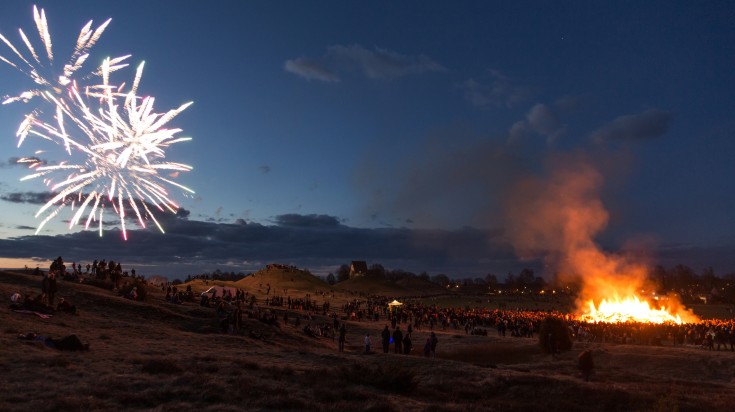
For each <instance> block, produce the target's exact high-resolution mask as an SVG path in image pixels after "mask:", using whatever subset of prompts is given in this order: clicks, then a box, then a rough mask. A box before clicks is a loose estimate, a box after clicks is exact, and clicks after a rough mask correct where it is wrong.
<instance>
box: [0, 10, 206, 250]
mask: <svg viewBox="0 0 735 412" xmlns="http://www.w3.org/2000/svg"><path fill="white" fill-rule="evenodd" d="M34 16H35V17H36V24H37V27H38V28H39V33H41V39H42V40H43V42H44V44H45V46H46V49H47V52H48V57H49V61H52V60H53V55H52V53H51V40H50V36H49V35H48V29H47V25H46V19H45V14H44V12H43V10H41V12H40V14H39V13H38V11H37V9H36V8H35V7H34ZM108 22H109V20H108V21H107V22H105V23H104V24H103V25H102V26H100V28H98V29H97V30H95V31H94V32H91V31H90V30H89V28H90V27H91V22H90V23H88V24H87V25H86V26H85V28H83V29H82V32H81V34H80V37H79V39H80V40H78V41H77V48H76V49H75V52H74V55H73V56H72V59H76V61H79V60H80V59H82V60H81V62H80V63H79V64H75V65H67V66H65V70H64V74H63V75H62V76H59V77H58V78H56V80H55V82H56V83H51V82H50V81H48V80H46V78H44V77H40V76H38V75H36V73H38V72H37V71H35V70H34V69H31V71H30V72H29V73H26V74H29V75H30V76H31V78H32V79H34V81H35V82H36V84H38V85H39V86H41V87H40V88H38V89H34V90H31V91H27V92H24V93H22V94H21V95H19V96H16V97H13V98H9V99H6V102H15V101H27V100H29V99H30V98H33V97H36V96H38V97H41V98H42V100H43V102H44V103H46V104H47V105H50V106H51V107H53V109H54V110H53V111H54V116H53V118H54V121H53V122H44V121H42V120H41V119H40V118H39V116H38V115H39V114H40V113H41V111H40V110H38V109H36V110H34V111H33V112H31V113H30V114H28V115H26V118H25V120H24V121H23V122H22V123H21V127H20V128H19V131H18V137H19V138H20V139H19V140H20V141H19V145H20V143H22V141H23V139H25V137H26V136H28V135H35V136H39V137H42V138H44V139H47V140H50V141H53V142H55V143H58V144H59V145H62V146H63V147H64V148H65V151H66V152H67V155H68V157H69V159H70V160H69V161H64V162H61V163H60V164H55V165H45V164H42V163H41V162H39V161H38V159H35V158H24V159H21V162H23V163H29V164H30V167H31V169H33V170H34V173H32V174H29V175H28V176H25V177H24V178H22V179H21V180H29V179H35V178H43V179H44V182H45V183H46V184H47V186H48V187H49V188H50V190H51V191H52V192H53V193H54V194H55V195H54V196H53V198H52V199H51V200H50V201H48V202H47V203H46V204H44V205H43V206H42V207H41V208H40V209H39V210H38V213H37V214H36V217H37V218H38V217H40V216H42V215H44V218H43V220H42V221H41V223H40V224H39V226H38V229H37V230H36V233H39V232H40V230H41V229H42V228H43V227H44V225H45V224H46V223H48V222H49V221H50V220H51V219H53V218H54V217H56V216H57V215H58V214H59V212H60V211H61V210H62V209H64V208H65V207H67V206H71V208H72V210H74V214H73V217H72V218H71V219H70V221H69V227H70V228H71V227H73V226H74V225H76V224H78V223H79V222H80V220H81V219H82V217H84V215H85V213H86V214H87V216H86V223H85V228H89V226H90V224H91V223H92V222H94V221H97V222H99V230H100V234H101V232H102V225H103V215H104V208H105V206H106V205H107V206H111V207H112V208H113V209H114V210H115V214H116V215H117V216H118V217H119V222H120V226H121V229H122V233H123V237H124V238H125V239H127V230H126V227H125V218H126V208H127V207H129V208H130V209H129V210H132V211H133V213H134V214H135V216H136V217H137V220H138V222H139V225H140V226H141V227H146V220H147V219H148V218H150V219H151V220H152V221H153V222H154V223H155V224H156V226H157V227H158V228H159V230H161V232H163V228H162V227H161V225H160V224H159V222H158V220H157V219H156V218H155V216H154V214H153V213H152V211H151V208H156V209H159V211H162V212H165V211H166V210H168V211H170V212H172V213H176V210H177V209H178V207H179V206H178V205H177V204H176V203H175V202H174V201H173V200H172V199H171V197H170V195H169V193H168V191H167V189H166V188H167V187H169V186H174V187H176V188H179V189H182V190H184V191H187V192H190V193H194V192H193V191H192V190H191V189H189V188H187V187H186V186H183V185H180V184H178V183H176V182H175V181H173V180H172V179H173V178H174V177H176V176H178V174H179V173H180V172H186V171H190V170H191V169H192V167H191V166H188V165H185V164H181V163H175V162H167V161H165V154H166V153H165V150H166V149H167V148H169V147H170V146H171V145H173V144H175V143H179V142H182V141H187V140H190V138H188V137H177V134H179V133H180V132H181V129H175V128H174V129H167V128H164V126H165V125H166V124H167V123H168V122H169V121H171V120H172V119H173V118H174V117H176V116H177V115H178V114H179V113H181V112H182V111H183V110H185V109H186V108H187V107H188V106H189V105H190V104H191V102H189V103H186V104H184V105H182V106H181V107H179V108H177V109H174V110H170V111H168V112H165V113H156V112H154V111H153V103H154V98H153V97H139V96H137V95H136V93H137V90H138V86H139V84H140V80H141V77H142V73H143V66H144V64H143V63H141V64H140V66H139V67H138V70H137V72H136V75H135V79H134V81H133V84H132V87H131V89H130V90H129V91H125V90H124V88H125V85H124V83H123V84H121V85H119V86H116V85H113V84H111V83H110V73H112V72H114V71H116V70H119V69H120V68H122V67H124V66H126V64H122V63H121V62H122V61H123V60H124V59H127V57H128V56H125V57H122V58H115V59H110V58H108V59H105V60H104V62H103V63H102V65H100V67H99V68H98V69H97V70H96V71H95V72H94V73H93V75H95V76H99V77H101V79H102V83H101V84H96V85H95V84H93V85H89V86H86V87H84V88H80V86H79V85H78V83H77V81H76V80H72V79H71V75H73V74H74V72H76V70H78V68H79V67H81V63H83V62H84V60H86V54H83V53H86V51H87V50H89V48H90V47H91V46H92V45H93V44H94V42H96V40H97V39H98V38H99V35H101V33H102V30H104V27H106V26H107V23H108ZM21 33H22V32H21ZM21 36H22V37H23V38H24V39H25V38H26V37H25V35H23V34H22V35H21ZM2 40H3V41H4V42H5V43H6V44H8V45H9V46H10V47H11V48H12V49H13V50H14V51H15V52H16V55H17V56H18V57H20V58H21V59H22V60H23V61H24V62H26V63H28V62H27V60H26V59H25V58H24V56H23V55H22V54H21V53H19V52H18V51H17V49H15V48H14V47H12V45H10V43H9V42H8V41H7V39H5V38H4V37H3V38H2ZM26 44H27V46H28V48H29V50H30V51H31V54H32V55H33V56H34V59H35V60H36V61H38V59H37V58H36V54H35V51H34V50H33V48H32V46H30V43H28V42H26ZM77 55H79V57H77ZM3 61H5V62H6V63H9V64H11V65H12V66H13V67H16V68H18V67H17V66H16V65H14V64H12V63H10V62H9V61H8V60H7V59H5V58H3ZM28 65H29V66H32V65H30V63H28ZM21 71H23V70H21ZM24 73H25V72H24ZM26 97H27V98H26ZM80 155H81V156H80ZM77 157H81V159H80V160H79V161H73V160H72V159H76V158H77ZM161 173H168V176H166V177H164V176H163V175H162V174H161ZM57 175H62V176H63V178H62V179H61V181H60V182H57V183H54V179H53V177H54V176H57ZM149 205H151V207H149Z"/></svg>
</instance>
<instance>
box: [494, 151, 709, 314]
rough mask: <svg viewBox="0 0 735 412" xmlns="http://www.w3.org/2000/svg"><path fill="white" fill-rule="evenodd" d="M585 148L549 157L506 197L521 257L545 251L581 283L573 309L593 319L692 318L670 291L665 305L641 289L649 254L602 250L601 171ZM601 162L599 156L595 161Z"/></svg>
mask: <svg viewBox="0 0 735 412" xmlns="http://www.w3.org/2000/svg"><path fill="white" fill-rule="evenodd" d="M595 163H596V162H594V161H593V159H590V158H589V157H588V156H587V155H586V154H585V153H571V154H561V155H559V156H558V157H554V158H552V159H550V162H549V164H548V165H547V166H548V168H549V170H548V172H549V173H548V174H547V175H541V176H534V175H531V176H527V177H525V178H523V179H522V180H521V181H519V182H518V183H517V184H516V185H515V187H514V190H512V191H511V193H510V196H509V197H508V209H507V211H508V235H509V238H510V240H511V242H512V244H513V246H514V248H515V250H516V253H517V254H518V255H519V256H520V257H522V258H535V257H538V256H539V255H543V256H545V261H546V265H547V266H548V267H551V268H554V269H556V270H558V272H557V274H558V275H559V276H560V277H563V278H565V279H571V280H574V281H576V282H577V283H579V284H580V286H581V289H580V291H579V299H578V300H577V309H576V310H575V313H574V316H575V317H576V318H577V319H580V320H587V321H592V322H645V323H667V322H672V323H677V324H681V323H684V322H697V321H698V318H697V317H696V316H695V315H694V314H693V313H692V312H691V311H689V310H686V309H685V308H684V307H683V306H682V305H681V304H680V303H679V301H678V299H676V297H675V296H671V297H670V298H666V299H664V301H665V303H666V305H667V306H666V307H663V306H662V307H658V305H653V306H652V305H651V302H650V301H649V299H648V298H647V297H646V294H645V293H644V292H643V291H645V290H649V291H651V290H654V288H652V287H651V285H650V284H649V282H648V268H649V267H650V262H648V259H647V258H646V256H645V254H644V253H641V252H640V251H639V252H636V253H631V252H627V253H625V252H623V253H613V252H609V251H605V250H604V249H603V248H602V247H601V246H600V245H599V244H597V242H595V240H594V239H595V237H596V236H597V235H599V234H600V233H601V232H602V231H603V230H604V229H605V228H606V226H607V223H608V220H609V213H608V211H607V210H606V209H605V207H604V205H603V203H602V196H601V193H600V191H601V188H602V185H603V182H604V178H603V176H602V173H601V172H600V170H598V169H599V167H598V166H597V165H596V164H595ZM597 163H599V162H597Z"/></svg>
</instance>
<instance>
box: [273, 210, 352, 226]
mask: <svg viewBox="0 0 735 412" xmlns="http://www.w3.org/2000/svg"><path fill="white" fill-rule="evenodd" d="M276 224H277V225H278V226H287V227H318V228H334V227H338V226H339V225H340V222H339V220H338V219H337V218H336V217H334V216H329V215H299V214H294V213H291V214H285V215H279V216H276Z"/></svg>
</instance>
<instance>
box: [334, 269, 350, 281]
mask: <svg viewBox="0 0 735 412" xmlns="http://www.w3.org/2000/svg"><path fill="white" fill-rule="evenodd" d="M349 278H350V267H349V266H347V265H342V266H340V267H339V269H337V282H343V281H345V280H348V279H349Z"/></svg>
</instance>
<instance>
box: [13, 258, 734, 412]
mask: <svg viewBox="0 0 735 412" xmlns="http://www.w3.org/2000/svg"><path fill="white" fill-rule="evenodd" d="M261 275H262V276H263V280H265V281H266V282H268V281H272V282H273V283H272V286H273V287H276V286H274V285H277V286H278V287H282V286H284V284H286V283H288V285H289V287H292V288H294V290H300V291H305V289H303V288H306V287H308V285H314V286H318V287H319V288H320V289H321V290H328V288H327V287H326V286H324V285H323V284H319V283H315V282H313V280H310V279H308V278H304V279H301V280H297V277H295V278H294V279H293V281H292V280H291V278H290V277H289V276H286V277H284V274H283V273H262V274H261V273H258V274H256V276H255V277H254V278H252V279H246V280H243V287H247V288H251V287H254V283H255V282H257V283H258V284H259V283H260V279H259V276H261ZM266 279H267V280H266ZM279 279H280V280H279ZM317 280H318V279H317ZM40 281H41V279H40V277H35V276H32V275H29V274H24V273H10V272H0V296H2V297H4V299H6V300H5V302H6V304H5V305H3V307H2V308H0V324H2V331H0V368H1V370H2V371H3V373H2V374H0V388H2V391H0V410H3V411H58V410H61V411H70V410H85V411H103V410H104V411H110V410H134V411H137V410H140V411H143V410H157V411H193V410H196V411H237V410H320V411H329V410H356V411H357V410H374V411H376V410H381V411H424V410H432V411H466V410H504V411H516V410H529V409H543V410H558V411H562V410H563V411H580V410H600V411H607V410H679V411H698V410H708V411H726V410H731V407H732V404H733V402H735V380H733V376H735V352H730V351H720V352H710V351H704V350H701V349H696V348H690V347H677V348H671V347H645V346H631V345H599V344H594V345H593V344H575V347H574V348H573V349H572V351H570V352H567V353H563V354H561V355H558V356H556V357H551V356H548V355H544V354H543V353H541V351H540V350H539V348H538V345H537V342H536V340H534V339H527V338H511V337H497V336H470V335H465V334H464V332H463V331H455V330H446V331H444V330H438V331H437V335H438V336H439V347H438V349H437V358H436V359H428V358H424V357H422V356H420V352H421V350H420V342H423V341H424V340H425V339H426V337H427V336H428V332H429V331H427V330H421V331H416V332H414V334H415V337H414V342H415V345H417V346H418V348H417V350H416V351H414V352H413V353H412V354H411V355H395V354H392V353H391V354H383V353H372V354H369V355H366V354H364V353H363V344H362V342H363V337H364V335H365V334H366V333H369V334H371V335H372V337H373V342H374V347H375V346H378V345H377V341H378V339H377V336H378V333H379V330H380V329H381V328H382V326H383V325H384V323H383V322H347V330H348V333H347V347H346V351H345V352H344V353H338V352H337V350H336V342H335V341H334V340H332V339H331V338H330V337H307V336H306V335H305V334H304V333H303V331H302V327H303V325H304V324H309V323H311V324H314V325H316V324H320V323H323V322H325V321H330V320H328V319H325V318H322V317H320V316H316V317H315V318H314V319H312V320H307V319H306V317H305V314H303V313H301V314H300V315H301V317H302V319H303V323H302V326H301V327H298V328H297V327H294V325H293V324H292V323H291V324H289V325H284V324H282V323H279V324H277V325H270V324H267V323H264V322H261V321H259V320H257V319H248V318H246V319H245V320H244V324H243V329H242V331H241V332H240V333H238V334H224V333H221V332H220V331H219V318H218V317H217V315H216V313H215V311H214V309H213V308H206V307H201V306H199V305H198V304H195V303H185V304H183V305H174V304H170V303H167V302H165V301H164V299H163V293H162V292H161V291H160V289H155V288H147V291H148V299H147V300H146V301H145V302H136V301H131V300H127V299H124V298H122V297H119V296H117V295H116V293H114V292H112V291H110V290H107V289H102V288H99V287H95V286H91V285H86V284H80V283H69V282H60V284H59V293H58V295H57V296H59V297H65V298H66V299H67V300H69V301H71V302H73V303H74V304H75V305H76V306H77V308H78V310H79V313H78V315H71V314H67V313H54V314H53V316H51V317H50V318H46V319H44V318H41V317H39V316H36V315H34V314H24V313H17V312H13V311H12V310H10V308H9V307H8V305H9V303H10V302H9V300H7V297H8V296H10V295H11V294H12V293H14V292H19V293H21V294H26V293H32V294H36V293H38V292H39V289H40V288H39V286H40ZM277 282H284V283H277ZM291 282H292V283H291ZM301 282H303V283H301ZM297 288H298V289H297ZM311 293H313V294H316V290H312V291H311ZM337 296H338V297H339V296H340V295H339V293H337ZM343 296H348V295H347V294H345V295H343ZM282 313H283V311H282V309H280V308H276V314H277V315H278V316H279V318H280V317H281V315H282ZM296 314H298V313H297V312H294V313H291V318H292V319H293V318H294V317H295V315H296ZM28 332H35V333H38V334H41V335H45V336H51V337H54V338H60V337H64V336H67V335H70V334H76V335H77V336H78V337H79V338H80V339H81V341H82V342H85V343H89V344H90V350H89V351H81V352H65V351H58V350H55V349H51V348H49V347H46V346H44V345H43V344H41V343H40V342H33V341H24V340H20V339H18V335H19V334H26V333H28ZM491 335H492V334H491ZM587 348H589V349H592V350H593V351H594V353H595V362H596V365H597V374H596V375H595V377H594V379H593V381H591V382H584V381H582V380H581V379H580V378H579V377H578V373H577V370H576V366H575V365H576V357H577V355H578V354H579V353H580V351H581V350H583V349H587Z"/></svg>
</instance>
